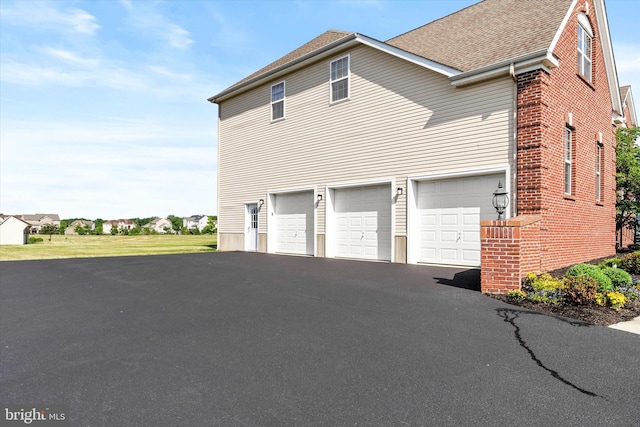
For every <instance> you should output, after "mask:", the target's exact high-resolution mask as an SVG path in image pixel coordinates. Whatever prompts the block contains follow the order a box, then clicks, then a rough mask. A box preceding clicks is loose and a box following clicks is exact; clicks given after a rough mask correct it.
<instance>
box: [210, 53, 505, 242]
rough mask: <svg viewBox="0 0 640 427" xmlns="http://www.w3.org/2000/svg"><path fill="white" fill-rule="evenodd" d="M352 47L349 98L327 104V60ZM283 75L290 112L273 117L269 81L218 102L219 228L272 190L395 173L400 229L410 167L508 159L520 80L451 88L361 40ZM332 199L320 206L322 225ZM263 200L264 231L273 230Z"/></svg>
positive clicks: (238, 227) (419, 169) (446, 167)
mask: <svg viewBox="0 0 640 427" xmlns="http://www.w3.org/2000/svg"><path fill="white" fill-rule="evenodd" d="M347 53H348V54H350V55H351V81H350V100H347V101H341V102H337V103H335V104H330V99H329V96H330V93H329V92H330V91H329V63H330V61H331V60H333V59H336V58H339V57H341V56H343V55H344V54H347ZM282 80H285V81H286V99H287V104H286V113H285V115H286V119H284V120H281V121H278V122H274V123H272V122H271V120H270V119H271V116H270V115H271V110H270V92H269V90H270V86H271V84H273V83H274V82H275V81H274V82H272V81H268V82H265V83H264V85H262V86H260V87H258V88H256V89H253V90H251V91H248V92H245V93H242V94H240V95H238V96H236V97H234V98H231V99H229V100H226V101H223V102H222V104H221V106H220V109H221V110H220V135H221V137H220V138H221V140H220V142H219V149H220V165H219V174H220V175H219V181H220V191H219V223H218V226H219V230H220V232H221V233H242V232H243V229H244V210H243V209H244V207H243V204H244V203H246V202H249V201H257V200H258V199H260V198H264V199H265V200H266V197H265V196H266V192H267V191H278V190H287V189H295V188H309V187H310V186H311V187H316V188H317V190H318V191H319V192H321V193H323V194H324V193H325V186H326V185H327V184H341V183H349V182H359V181H367V182H374V181H376V180H378V181H384V180H386V181H388V180H390V179H393V180H395V185H394V188H395V187H398V186H402V187H403V188H405V194H404V195H403V196H400V198H399V199H398V201H397V203H396V205H395V209H396V211H395V218H396V223H395V227H396V228H395V234H396V235H398V234H400V235H402V234H405V233H406V224H405V222H406V194H407V192H406V179H407V176H412V175H425V174H435V173H441V172H448V171H454V170H458V171H459V170H464V169H480V168H483V167H492V166H496V165H508V164H509V141H510V138H511V134H512V133H513V129H512V126H513V118H512V114H513V82H512V81H511V80H510V79H508V78H504V79H500V80H494V81H490V82H486V83H483V84H480V85H475V86H470V87H466V88H461V89H460V88H454V87H453V86H451V84H450V82H449V80H448V79H447V78H446V77H444V76H442V75H440V74H437V73H435V72H433V71H429V70H426V69H424V68H422V67H419V66H417V65H414V64H411V63H409V62H407V61H404V60H402V59H399V58H396V57H393V56H390V55H388V54H385V53H383V52H380V51H377V50H374V49H372V48H369V47H366V46H360V47H357V48H353V49H350V50H348V51H345V52H342V53H340V54H336V55H335V56H334V57H332V58H328V59H326V60H322V61H319V62H317V63H315V64H313V65H311V66H309V67H307V68H305V69H303V70H299V71H297V72H294V73H293V74H291V75H287V76H285V77H284V78H282V77H279V78H278V81H282ZM324 210H325V202H321V203H320V205H319V208H318V210H317V212H316V214H317V220H318V227H317V232H318V233H320V234H323V233H324V218H325V212H324ZM266 211H267V210H266V209H264V208H263V209H262V210H261V216H260V226H259V230H260V232H261V233H263V232H266V222H265V220H266Z"/></svg>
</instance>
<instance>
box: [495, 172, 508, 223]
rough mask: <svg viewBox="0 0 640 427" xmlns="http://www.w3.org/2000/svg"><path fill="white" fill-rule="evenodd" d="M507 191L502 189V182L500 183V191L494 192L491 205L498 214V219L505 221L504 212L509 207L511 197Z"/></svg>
mask: <svg viewBox="0 0 640 427" xmlns="http://www.w3.org/2000/svg"><path fill="white" fill-rule="evenodd" d="M507 194H508V193H507V191H506V190H505V189H504V188H503V187H502V181H498V189H497V190H496V191H494V192H493V200H492V201H491V203H492V204H493V207H494V208H496V211H497V212H498V219H499V220H500V219H504V211H505V209H507V206H509V196H507Z"/></svg>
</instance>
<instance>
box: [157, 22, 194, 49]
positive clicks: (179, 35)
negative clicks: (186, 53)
mask: <svg viewBox="0 0 640 427" xmlns="http://www.w3.org/2000/svg"><path fill="white" fill-rule="evenodd" d="M164 31H165V37H166V38H167V41H168V42H169V46H171V47H174V48H176V49H180V50H186V49H188V48H189V45H191V44H192V43H193V39H191V35H190V34H189V31H187V30H185V29H184V28H182V27H180V26H178V25H175V24H166V29H165V30H164Z"/></svg>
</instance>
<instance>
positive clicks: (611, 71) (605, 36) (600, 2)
mask: <svg viewBox="0 0 640 427" xmlns="http://www.w3.org/2000/svg"><path fill="white" fill-rule="evenodd" d="M593 4H594V9H595V11H596V21H597V23H598V29H599V30H600V45H601V46H602V53H603V54H604V65H605V68H606V70H607V78H608V79H609V92H610V93H611V105H612V108H613V111H615V112H616V113H618V114H620V115H623V114H624V113H623V110H622V100H621V97H620V85H619V84H618V71H617V70H616V60H615V57H614V56H613V45H612V43H611V34H610V33H609V21H608V19H607V10H606V7H605V5H604V0H594V2H593Z"/></svg>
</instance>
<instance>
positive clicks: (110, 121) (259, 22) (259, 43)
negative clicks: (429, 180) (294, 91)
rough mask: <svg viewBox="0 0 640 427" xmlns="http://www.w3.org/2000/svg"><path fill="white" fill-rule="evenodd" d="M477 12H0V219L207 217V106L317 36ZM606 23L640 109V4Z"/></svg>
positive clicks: (450, 6) (162, 8) (263, 7)
mask: <svg viewBox="0 0 640 427" xmlns="http://www.w3.org/2000/svg"><path fill="white" fill-rule="evenodd" d="M475 2H476V1H474V0H471V1H469V0H449V1H385V0H380V1H377V0H371V1H365V0H363V1H337V0H336V1H252V2H246V1H245V2H242V1H195V0H183V1H135V0H131V1H129V0H122V1H116V0H113V1H106V0H105V1H95V0H92V1H42V2H41V1H17V2H12V1H6V0H3V1H2V3H0V212H2V213H5V214H20V213H40V212H47V213H58V214H60V215H61V217H62V218H69V217H85V218H89V219H95V218H98V217H100V218H103V219H114V218H132V217H148V216H156V215H157V216H166V215H169V214H173V215H179V216H187V215H192V214H209V215H212V214H216V213H217V203H216V198H217V194H216V193H217V192H216V188H217V107H216V106H215V105H213V104H210V103H209V102H207V101H206V99H207V98H208V97H210V96H212V95H215V94H216V93H218V92H220V91H221V90H222V89H224V88H226V87H227V86H230V85H231V84H233V83H235V82H236V81H238V80H240V79H242V78H244V77H246V76H247V75H249V74H250V73H252V72H254V71H256V70H257V69H259V68H262V67H263V66H265V65H267V64H268V63H270V62H272V61H274V60H276V59H278V58H279V57H280V56H283V55H284V54H286V53H288V52H290V51H291V50H293V49H295V48H297V47H298V46H300V45H302V44H304V43H306V42H307V41H309V40H311V39H312V38H314V37H316V36H317V35H319V34H321V33H323V32H324V31H326V30H327V29H337V30H345V31H356V32H360V33H362V34H365V35H367V36H370V37H373V38H375V39H378V40H383V41H384V40H386V39H388V38H391V37H393V36H396V35H398V34H401V33H403V32H405V31H408V30H411V29H413V28H415V27H418V26H420V25H423V24H425V23H428V22H430V21H432V20H434V19H437V18H440V17H442V16H445V15H447V14H449V13H452V12H454V11H456V10H458V9H461V8H463V7H466V6H468V5H470V4H473V3H475ZM607 12H608V15H609V25H610V28H611V34H612V40H613V45H614V52H615V56H616V64H617V68H618V75H619V79H620V84H622V85H624V84H631V85H632V88H633V90H634V91H635V96H636V103H637V104H638V105H640V36H638V29H637V22H635V20H636V19H637V17H638V16H640V0H608V1H607Z"/></svg>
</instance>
